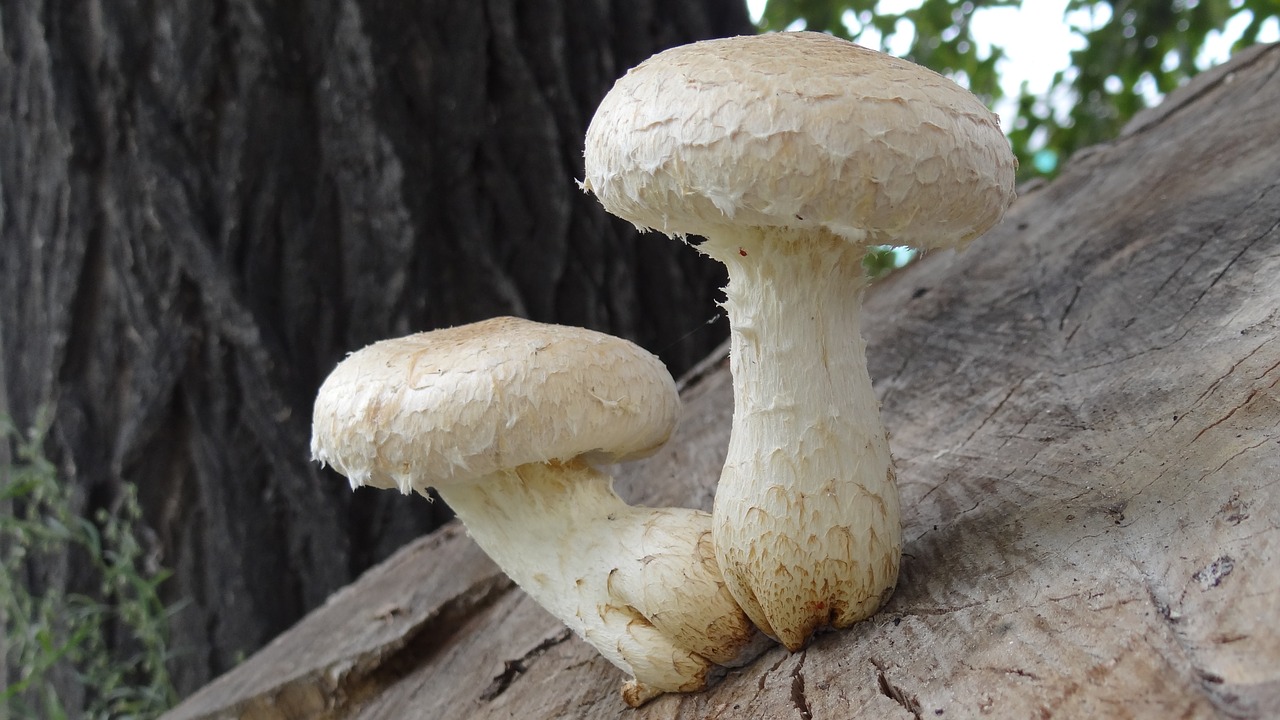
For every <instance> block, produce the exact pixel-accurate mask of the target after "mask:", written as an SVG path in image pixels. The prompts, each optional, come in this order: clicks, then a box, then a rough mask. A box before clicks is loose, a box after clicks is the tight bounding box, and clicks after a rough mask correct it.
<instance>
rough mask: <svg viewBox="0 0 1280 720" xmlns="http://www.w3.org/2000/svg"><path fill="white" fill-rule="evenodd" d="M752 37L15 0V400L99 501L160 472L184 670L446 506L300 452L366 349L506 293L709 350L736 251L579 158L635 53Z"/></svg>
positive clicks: (621, 4) (460, 1) (287, 616)
mask: <svg viewBox="0 0 1280 720" xmlns="http://www.w3.org/2000/svg"><path fill="white" fill-rule="evenodd" d="M749 30H750V27H749V25H748V21H747V18H746V12H745V8H744V7H743V3H742V2H741V0H702V1H701V2H688V0H616V1H613V2H605V1H603V0H597V1H594V2H592V1H590V0H573V1H571V0H561V1H560V2H551V1H549V0H546V1H541V2H525V1H523V0H521V1H520V2H517V1H516V0H487V1H486V0H452V1H450V0H433V1H424V2H385V1H379V0H344V1H342V2H333V3H278V2H268V1H266V0H208V1H206V2H190V1H189V2H154V3H153V2H139V1H128V0H125V1H122V2H114V1H113V2H109V3H108V2H102V1H101V0H85V1H81V2H75V1H63V2H58V1H57V0H6V2H5V3H4V4H3V6H0V43H2V44H0V374H2V375H3V390H4V392H3V393H0V413H5V414H7V415H9V416H11V417H12V418H13V419H14V421H15V423H16V424H17V425H18V426H20V427H23V426H26V425H28V424H30V423H31V422H33V421H34V419H35V418H36V416H37V414H38V412H40V410H41V409H42V408H47V409H48V410H49V412H51V413H52V418H53V426H52V432H51V434H50V437H49V440H48V447H47V450H48V452H49V453H50V454H51V457H52V458H54V459H55V460H56V462H57V463H58V465H59V467H60V469H61V476H62V478H63V479H64V481H65V482H69V483H73V484H74V486H75V487H76V488H77V489H78V490H79V491H80V493H81V495H80V497H81V501H82V503H83V507H84V510H85V512H90V511H92V510H93V509H94V508H97V507H103V506H107V505H109V504H110V503H112V502H113V500H114V498H116V497H117V496H118V493H119V489H120V487H121V485H122V483H125V482H133V483H136V484H137V486H138V487H139V489H140V494H141V498H142V501H143V505H144V509H145V511H146V514H147V519H148V522H149V524H150V525H151V527H152V528H153V529H154V530H155V533H156V543H157V547H158V549H159V550H160V551H161V552H162V561H163V562H164V563H165V564H166V565H168V566H169V567H171V568H173V569H174V570H175V572H176V574H175V576H174V578H173V579H172V580H171V581H170V582H169V583H168V584H167V586H166V591H167V593H168V594H169V597H170V598H171V599H173V600H178V599H182V600H184V601H186V603H187V604H186V605H185V606H184V608H183V609H182V611H181V612H180V613H179V614H178V615H177V617H176V618H175V620H174V626H173V642H174V645H175V648H174V649H175V651H176V652H177V653H178V655H177V656H176V659H175V667H174V670H175V672H176V677H177V681H178V684H179V687H180V689H181V690H190V689H192V688H194V687H197V686H198V685H200V684H202V683H203V682H204V681H206V680H207V679H209V678H210V677H212V676H213V675H215V674H217V673H220V672H222V671H224V670H226V669H227V668H228V667H230V666H231V665H232V664H233V663H234V662H235V660H236V658H237V657H238V656H240V655H241V654H244V653H248V652H251V651H252V650H254V649H255V648H257V647H258V646H259V645H260V644H262V643H263V642H264V641H266V640H267V639H268V638H270V637H272V636H273V635H275V634H277V633H278V632H280V631H281V630H283V629H284V628H286V627H287V626H288V625H289V624H291V623H292V622H293V621H294V620H296V619H297V618H298V617H300V616H301V615H302V614H303V613H304V612H305V611H306V610H308V609H310V608H312V607H315V606H316V605H317V604H318V603H320V602H321V601H322V600H324V598H325V597H327V596H328V595H329V594H330V593H331V592H332V591H333V590H334V589H336V588H337V587H339V586H341V585H343V584H344V583H346V582H347V581H349V580H350V579H351V578H352V577H354V576H355V575H356V574H358V573H359V572H360V571H361V570H363V569H364V568H366V567H368V566H369V565H370V564H371V563H373V562H375V561H377V560H379V559H381V558H382V557H385V556H386V555H387V554H388V553H389V552H390V551H391V550H393V549H394V548H395V547H397V546H399V545H401V544H402V543H404V542H405V541H406V540H408V539H410V538H412V537H414V536H416V535H419V534H421V533H422V532H424V531H425V530H427V529H429V528H430V527H432V526H433V525H435V524H438V522H439V521H440V520H441V509H440V508H439V506H433V505H431V504H428V503H427V502H426V501H422V500H418V501H412V500H406V499H404V498H398V497H395V498H393V497H389V496H388V494H386V493H374V492H371V493H367V494H366V493H363V492H362V493H356V494H354V495H353V494H352V493H351V492H350V491H349V490H348V489H347V487H346V485H345V483H344V482H343V481H342V480H341V478H339V477H338V476H336V475H334V474H332V473H330V472H327V471H321V470H320V469H319V468H317V467H316V466H315V465H313V464H311V463H310V462H308V455H309V452H308V436H309V430H310V428H309V424H310V407H311V401H312V398H313V397H314V392H315V389H316V388H317V387H318V385H319V383H320V381H321V380H323V377H324V376H325V375H326V374H327V372H328V371H329V370H330V369H331V368H332V367H333V366H334V364H335V363H336V362H337V361H338V360H339V359H340V358H341V357H342V356H343V354H344V353H346V352H348V351H350V350H353V349H355V348H358V347H360V346H362V345H364V344H367V343H369V342H371V341H373V340H376V339H380V338H384V337H388V336H393V335H400V334H405V333H408V332H412V331H416V330H422V329H428V328H432V327H438V326H444V325H451V324H457V323H463V322H469V321H474V320H478V319H481V318H484V317H489V316H493V315H499V314H515V315H521V316H525V317H530V318H533V319H538V320H549V321H557V322H563V323H569V324H575V325H583V326H587V327H593V328H597V329H602V330H606V331H609V332H612V333H615V334H619V335H623V336H627V337H630V338H633V339H635V340H637V341H639V342H640V343H642V344H643V345H645V346H647V347H649V348H650V349H652V350H654V351H655V352H658V353H659V354H660V355H661V356H662V357H663V358H664V359H665V360H666V361H667V362H668V364H669V365H671V367H672V369H673V370H675V371H677V372H678V371H680V370H681V369H682V368H684V367H686V366H688V365H689V364H690V363H691V362H692V361H693V360H695V359H697V358H699V357H701V356H702V355H704V354H705V353H706V352H707V351H708V350H710V349H711V348H712V347H713V346H714V345H715V344H716V343H717V342H718V340H719V337H718V335H719V333H720V329H719V328H709V327H706V326H704V325H703V323H702V321H703V320H705V319H706V318H707V317H708V316H709V315H710V314H711V313H712V312H713V302H714V298H715V295H716V292H717V291H716V288H717V287H718V285H719V277H718V274H719V273H718V269H717V268H716V267H715V266H714V265H712V264H710V263H707V262H704V261H702V260H701V259H700V258H699V257H697V255H696V253H693V252H690V251H689V250H687V249H686V248H681V247H679V246H678V244H675V243H669V242H666V241H663V240H660V239H657V238H652V237H646V238H637V236H636V234H635V233H634V231H633V230H632V229H631V228H630V227H628V226H627V225H626V224H625V223H621V222H618V221H614V220H612V219H610V218H608V217H607V216H606V214H605V213H604V212H603V211H601V210H600V209H599V208H598V207H597V206H596V204H595V203H594V201H593V200H591V199H590V198H588V197H586V196H585V195H583V194H582V193H581V192H579V191H578V189H577V188H576V187H575V186H574V182H573V181H574V179H575V178H577V177H581V173H582V168H581V139H582V135H583V133H584V131H585V129H586V124H587V122H588V121H589V119H590V117H591V114H592V111H593V110H594V107H595V105H596V103H597V102H598V100H599V99H600V97H602V96H603V94H604V92H605V91H606V90H607V89H608V87H609V85H610V84H611V83H612V81H613V79H614V78H615V77H616V76H618V75H619V74H621V73H622V72H624V71H625V69H626V68H628V67H630V66H631V65H633V64H635V63H637V62H638V61H640V60H641V59H643V58H644V57H647V56H648V55H650V54H652V53H653V52H655V51H657V50H659V49H661V48H664V47H667V46H670V45H675V44H680V43H684V42H688V41H691V40H694V39H698V38H702V37H709V36H716V35H726V34H734V33H740V32H747V31H749ZM691 331H692V332H691ZM76 571H77V569H76V568H75V567H74V566H72V567H70V569H69V570H66V571H61V570H56V571H55V570H54V569H46V571H44V574H45V575H46V576H47V577H46V578H45V579H46V580H47V581H49V582H53V583H69V582H71V578H72V577H74V576H75V575H76ZM39 572H41V571H40V569H37V574H39Z"/></svg>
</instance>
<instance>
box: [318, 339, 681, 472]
mask: <svg viewBox="0 0 1280 720" xmlns="http://www.w3.org/2000/svg"><path fill="white" fill-rule="evenodd" d="M679 407H680V405H679V396H678V395H677V393H676V389H675V384H674V382H673V381H672V379H671V375H670V373H669V372H668V371H667V369H666V367H665V366H664V365H663V364H662V361H660V360H659V359H658V358H657V357H655V356H654V355H652V354H651V353H649V352H647V351H645V350H644V349H642V348H640V347H639V346H637V345H635V344H633V343H630V342H628V341H626V340H622V339H620V338H615V337H612V336H610V335H606V334H604V333H598V332H594V331H591V330H586V329H582V328H574V327H566V326H561V325H546V324H542V323H536V322H532V321H529V320H522V319H519V318H510V317H507V318H494V319H492V320H485V321H482V322H478V323H473V324H470V325H464V326H460V327H456V328H448V329H444V330H435V331H432V332H424V333H418V334H416V335H410V336H408V337H403V338H396V339H393V340H384V341H381V342H377V343H374V344H373V345H370V346H368V347H366V348H364V349H363V350H359V351H357V352H354V353H352V354H351V355H350V356H349V357H347V358H346V359H345V360H344V361H343V362H342V363H340V364H339V365H338V367H337V368H336V369H334V371H333V373H332V374H330V375H329V378H328V379H327V380H325V382H324V385H322V386H321V388H320V392H319V394H318V396H317V397H316V404H315V410H314V413H313V415H312V439H311V453H312V456H313V457H314V458H315V459H316V460H318V461H320V462H323V463H328V464H330V465H332V466H333V467H334V468H335V469H336V470H337V471H338V472H340V473H342V474H343V475H346V476H347V477H348V478H349V479H350V480H351V485H352V487H357V486H360V485H373V486H375V487H381V488H393V487H394V488H399V489H400V491H401V492H404V493H408V492H409V491H410V490H417V491H419V492H425V491H426V489H427V488H428V487H431V486H434V485H438V484H441V483H449V482H457V481H461V480H466V479H468V478H471V477H479V476H484V475H488V474H489V473H493V472H496V471H498V470H501V469H504V468H514V467H516V466H519V465H524V464H526V463H533V462H548V461H552V460H562V461H567V460H571V459H573V458H576V457H578V456H581V455H587V456H588V457H587V459H588V460H594V461H605V462H611V461H615V460H623V459H629V458H636V457H643V456H645V455H647V454H649V453H651V452H653V451H654V450H656V449H657V448H658V447H659V446H660V445H662V444H663V443H664V442H666V440H667V438H668V437H669V436H670V435H671V431H672V430H673V429H674V428H675V424H676V419H677V417H678V415H679Z"/></svg>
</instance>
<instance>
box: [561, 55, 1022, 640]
mask: <svg viewBox="0 0 1280 720" xmlns="http://www.w3.org/2000/svg"><path fill="white" fill-rule="evenodd" d="M1016 165H1017V164H1016V161H1015V159H1014V157H1013V154H1012V153H1011V152H1010V149H1009V143H1008V141H1007V140H1006V139H1005V138H1004V136H1003V134H1002V133H1001V132H1000V127H999V122H998V120H997V118H996V117H995V116H994V115H993V114H992V113H991V112H990V111H988V110H987V108H986V107H984V106H983V105H982V103H981V102H979V101H978V99H977V98H975V97H974V96H973V95H971V94H970V93H969V92H967V91H966V90H964V89H962V88H960V87H959V86H957V85H956V84H955V83H953V82H951V81H950V80H947V79H946V78H943V77H942V76H940V75H937V74H936V73H933V72H930V71H929V70H926V69H924V68H921V67H919V66H917V65H914V64H912V63H909V62H906V61H903V60H899V59H896V58H893V57H890V56H888V55H884V54H882V53H878V52H874V51H871V50H867V49H865V48H862V47H859V46H857V45H854V44H853V43H849V42H845V41H843V40H838V39H836V38H833V37H831V36H828V35H823V34H819V33H810V32H800V33H780V34H773V35H763V36H757V37H739V38H729V39H724V40H712V41H707V42H700V43H696V44H693V45H686V46H682V47H677V48H674V49H671V50H668V51H666V52H663V53H660V54H658V55H655V56H654V57H652V58H650V59H649V60H646V61H645V62H643V63H641V64H640V65H639V66H637V67H636V68H634V69H632V70H631V71H630V72H628V73H627V74H626V76H624V77H623V78H621V79H619V80H618V81H617V83H616V84H615V85H614V87H613V89H612V90H611V91H610V92H609V93H608V95H607V96H606V97H605V98H604V101H603V102H602V103H601V105H600V108H599V110H598V111H597V112H596V115H595V117H594V119H593V120H592V122H591V125H590V128H589V129H588V131H587V137H586V178H585V180H584V182H583V187H584V189H585V190H587V191H589V192H592V193H594V194H595V195H596V197H597V198H599V200H600V202H601V203H602V204H603V205H604V207H605V208H606V209H607V210H609V211H610V212H612V213H614V214H615V215H618V216H620V217H622V218H624V219H626V220H629V221H631V222H632V223H634V224H635V225H636V226H637V227H639V228H641V229H656V230H659V231H661V232H663V233H666V234H667V235H671V236H684V235H686V234H694V235H701V236H703V237H705V238H706V241H705V242H703V243H702V244H700V245H698V249H699V250H701V251H702V252H704V253H706V254H707V255H709V256H711V257H713V258H715V259H717V260H719V261H720V262H722V263H724V264H725V265H726V266H727V268H728V271H729V284H728V287H727V288H726V289H725V294H726V300H725V302H724V308H725V310H726V312H727V314H728V316H729V322H730V326H731V332H732V339H731V350H730V353H731V355H730V368H731V371H732V373H733V379H734V413H733V429H732V436H731V439H730V441H729V451H728V458H727V460H726V461H725V466H724V470H723V474H722V475H721V479H720V486H719V489H718V490H717V494H716V500H715V508H714V512H713V514H714V520H713V539H714V541H715V546H716V555H717V557H718V558H719V561H720V568H721V571H722V572H723V573H724V576H725V580H726V582H727V583H728V585H729V590H730V592H731V593H732V594H733V596H734V598H735V599H737V601H738V602H739V604H741V605H742V607H743V608H744V609H745V610H746V612H747V615H749V616H750V617H751V619H752V620H753V621H754V622H755V623H756V625H757V626H759V627H760V629H762V630H763V631H764V632H766V633H768V634H770V635H772V636H774V637H776V638H777V639H778V640H780V641H781V642H782V643H783V644H784V645H786V646H787V647H788V648H790V649H792V650H796V649H798V648H800V647H803V645H804V644H805V643H806V642H807V641H808V639H809V637H810V636H811V634H812V633H813V632H814V630H816V629H817V628H819V627H822V626H827V625H830V626H834V627H837V628H841V627H846V626H848V625H851V624H853V623H854V622H857V621H858V620H861V619H863V618H865V617H867V616H869V615H871V614H872V613H874V612H875V611H876V609H877V608H879V607H880V605H881V604H882V603H883V602H884V601H885V600H886V599H887V598H888V596H889V595H890V594H891V593H892V591H893V587H894V584H895V583H896V582H897V576H898V563H899V558H900V555H901V548H902V531H901V527H900V519H899V507H898V492H897V487H896V484H895V480H894V473H893V466H892V462H891V459H890V456H889V447H888V442H887V439H886V435H885V431H884V427H883V425H882V424H881V421H880V417H879V403H878V401H877V400H876V397H875V395H874V393H873V391H872V387H871V380H870V377H869V376H868V374H867V365H866V357H865V350H864V344H863V341H862V337H861V334H860V330H859V320H860V318H859V315H860V308H861V304H862V295H863V290H864V288H865V287H866V284H867V281H866V278H865V275H864V272H863V269H862V265H861V260H862V258H863V256H864V254H865V252H866V249H867V247H868V246H871V245H878V244H893V245H911V246H913V247H916V248H920V249H933V248H960V247H963V246H964V245H966V244H967V243H968V242H969V241H970V240H972V239H974V238H975V237H977V236H978V235H980V234H981V233H983V232H984V231H986V230H987V229H988V228H989V227H991V226H992V225H993V224H995V223H996V222H997V221H999V219H1000V218H1001V217H1002V215H1003V213H1004V211H1005V209H1006V208H1007V207H1008V206H1009V204H1010V203H1011V202H1012V201H1013V198H1014V189H1013V180H1014V171H1015V169H1016Z"/></svg>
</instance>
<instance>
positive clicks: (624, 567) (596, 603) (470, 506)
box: [436, 459, 753, 706]
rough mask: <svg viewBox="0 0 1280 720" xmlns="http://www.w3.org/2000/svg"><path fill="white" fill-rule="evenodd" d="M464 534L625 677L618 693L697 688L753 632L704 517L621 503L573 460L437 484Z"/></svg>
mask: <svg viewBox="0 0 1280 720" xmlns="http://www.w3.org/2000/svg"><path fill="white" fill-rule="evenodd" d="M436 489H437V491H438V492H439V493H440V496H441V497H442V498H443V499H444V500H445V501H446V502H447V503H449V506H450V507H452V508H453V509H454V511H455V512H456V513H457V514H458V517H459V518H460V519H461V520H462V522H463V524H464V525H466V527H467V532H468V533H469V534H470V535H471V537H472V538H473V539H474V540H475V541H476V544H478V545H479V546H480V547H481V549H483V550H484V551H485V552H486V553H487V554H488V555H489V556H490V557H491V558H493V560H494V561H495V562H496V563H497V564H498V565H499V566H500V567H501V568H502V570H503V571H504V572H506V573H507V575H509V576H510V577H511V579H512V580H514V581H515V582H516V583H517V584H518V585H519V586H520V587H521V588H523V589H524V591H525V592H526V593H528V594H529V595H530V597H532V598H533V599H534V600H535V601H536V602H537V603H538V604H540V605H542V606H543V607H544V608H546V609H547V610H548V611H550V612H551V613H552V614H553V615H555V616H556V617H557V618H559V619H560V620H561V621H563V622H564V623H565V624H566V625H568V626H569V628H571V629H572V630H573V631H574V632H575V633H576V634H577V635H578V636H579V637H582V638H583V639H585V640H586V641H587V642H589V643H590V644H592V645H593V646H595V647H596V649H598V650H599V651H600V653H601V654H602V655H603V656H604V657H605V658H606V659H608V660H609V661H610V662H611V663H613V664H614V665H616V666H617V667H619V668H622V669H623V670H625V671H628V672H630V674H631V675H632V676H633V677H634V678H635V680H634V681H631V682H628V683H627V684H626V685H624V687H623V699H624V700H626V702H627V703H628V704H630V705H632V706H638V705H640V704H642V703H644V702H645V701H647V700H649V699H650V698H652V697H654V696H656V695H658V694H660V693H662V692H688V691H693V690H700V689H702V688H704V687H705V686H706V683H707V673H708V671H709V670H711V668H712V666H713V664H716V663H728V662H731V661H733V660H735V659H737V658H738V657H739V655H740V654H742V653H743V652H745V651H747V650H748V648H747V644H748V642H749V641H750V640H751V636H752V633H753V630H752V628H751V626H750V624H749V623H748V622H747V620H746V618H744V617H743V616H742V614H741V612H740V611H739V609H738V608H737V606H736V604H735V603H734V601H733V599H732V597H730V595H729V594H728V592H727V590H726V589H725V587H724V583H723V580H722V579H721V576H720V572H719V569H718V568H717V566H716V564H715V556H714V552H713V551H712V549H711V537H710V536H711V516H710V515H709V514H708V513H705V512H701V511H697V510H690V509H685V508H661V509H654V508H643V507H632V506H629V505H627V504H626V503H624V502H623V501H622V499H621V498H619V497H618V496H617V494H615V493H614V491H613V489H612V479H611V478H610V477H609V476H608V475H606V474H604V473H601V472H599V471H598V470H596V469H595V468H593V467H591V466H590V465H589V464H587V463H586V462H584V461H583V460H581V459H578V460H573V461H570V462H567V463H557V462H550V463H529V464H525V465H520V466H518V467H516V468H514V469H512V470H503V471H499V472H496V473H493V474H492V475H490V476H488V477H486V478H484V479H483V480H482V481H480V482H476V481H468V482H459V483H440V484H439V485H438V486H437V488H436Z"/></svg>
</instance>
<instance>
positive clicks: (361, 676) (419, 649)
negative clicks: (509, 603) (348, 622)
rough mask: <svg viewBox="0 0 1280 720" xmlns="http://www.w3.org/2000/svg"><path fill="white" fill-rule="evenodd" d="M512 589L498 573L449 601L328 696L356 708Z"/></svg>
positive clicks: (424, 659)
mask: <svg viewBox="0 0 1280 720" xmlns="http://www.w3.org/2000/svg"><path fill="white" fill-rule="evenodd" d="M514 587H515V583H514V582H512V581H511V579H510V578H508V577H507V576H506V575H503V574H501V573H498V574H494V575H492V576H490V577H488V578H486V579H485V580H484V581H482V582H478V583H476V584H474V585H472V586H471V587H469V588H467V589H466V591H464V592H462V593H459V594H458V595H455V596H454V597H452V598H449V599H448V600H446V601H445V602H443V603H441V604H440V606H439V607H438V608H437V609H436V610H435V611H434V612H432V613H431V614H430V615H429V616H427V617H426V618H424V619H423V621H422V622H420V623H418V624H417V625H416V626H414V627H411V628H408V629H406V631H405V633H404V636H403V640H402V642H400V643H398V644H396V645H394V646H390V647H388V648H386V649H385V650H384V651H383V652H382V653H380V654H379V655H378V656H377V657H372V658H369V659H367V660H363V661H361V662H359V663H358V664H357V666H356V667H353V668H352V670H351V671H350V672H349V673H348V674H347V675H346V676H345V677H343V678H341V679H340V681H339V687H338V688H337V689H336V690H335V692H333V693H332V696H333V697H338V698H342V701H341V703H340V704H341V705H343V706H346V707H349V708H354V707H359V706H360V705H361V704H362V703H363V701H364V700H365V699H367V698H369V697H372V696H374V695H377V694H378V693H380V692H382V691H383V690H384V689H386V688H388V687H390V686H392V685H394V684H395V683H396V682H398V681H399V680H400V679H401V678H404V677H406V676H408V675H409V674H411V673H412V672H413V671H414V670H416V669H417V668H419V667H421V666H422V665H424V664H426V663H428V662H429V661H430V660H431V658H432V657H433V656H434V655H435V654H436V652H437V651H439V649H440V648H441V647H443V646H444V645H446V644H447V643H448V642H449V640H450V639H451V638H452V637H453V636H454V635H455V634H456V633H457V632H458V631H459V630H460V629H461V628H462V627H463V626H464V625H465V624H466V620H467V619H468V618H472V617H475V616H476V615H477V614H479V613H480V612H483V611H484V610H485V609H487V608H489V607H490V606H492V605H493V604H494V603H496V602H497V601H498V600H499V599H500V598H501V597H503V596H504V595H505V594H506V593H507V592H508V591H510V590H511V589H512V588H514ZM361 666H365V667H364V668H362V667H361ZM335 709H336V708H335Z"/></svg>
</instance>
